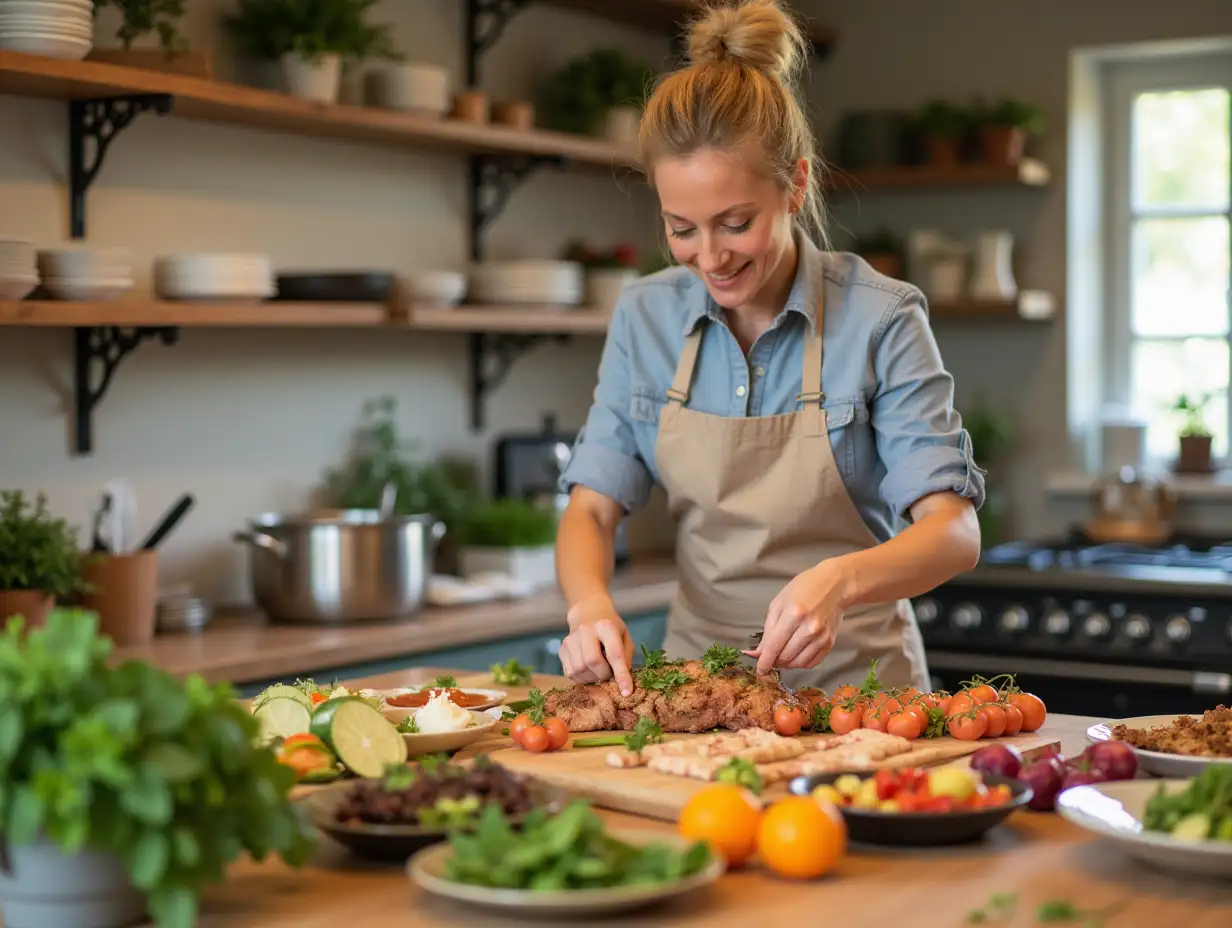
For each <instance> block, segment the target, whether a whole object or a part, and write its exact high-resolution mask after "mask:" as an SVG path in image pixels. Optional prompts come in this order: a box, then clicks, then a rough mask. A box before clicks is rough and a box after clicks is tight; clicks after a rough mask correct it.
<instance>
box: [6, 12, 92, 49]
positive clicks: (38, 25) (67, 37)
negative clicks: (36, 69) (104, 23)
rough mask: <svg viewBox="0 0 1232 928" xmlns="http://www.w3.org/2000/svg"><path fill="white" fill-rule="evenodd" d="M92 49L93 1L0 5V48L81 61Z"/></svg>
mask: <svg viewBox="0 0 1232 928" xmlns="http://www.w3.org/2000/svg"><path fill="white" fill-rule="evenodd" d="M93 47H94V2H93V0H4V2H2V3H0V49H7V50H8V51H13V52H26V53H27V54H30V55H46V56H47V57H48V58H66V59H69V60H71V61H80V60H81V59H82V58H84V57H85V56H86V55H88V54H89V53H90V49H91V48H93Z"/></svg>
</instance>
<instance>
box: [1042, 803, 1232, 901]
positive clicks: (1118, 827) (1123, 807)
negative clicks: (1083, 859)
mask: <svg viewBox="0 0 1232 928" xmlns="http://www.w3.org/2000/svg"><path fill="white" fill-rule="evenodd" d="M1161 785H1162V786H1163V788H1164V789H1165V790H1166V791H1167V792H1169V793H1172V792H1179V791H1180V790H1183V789H1185V787H1186V786H1188V785H1189V781H1188V780H1118V781H1116V782H1113V783H1098V784H1096V785H1094V786H1073V787H1070V788H1069V789H1067V790H1065V791H1064V792H1063V793H1061V795H1059V796H1058V797H1057V812H1058V814H1060V816H1061V817H1062V818H1064V819H1065V820H1066V821H1068V822H1073V823H1074V824H1075V825H1077V826H1078V827H1079V828H1085V829H1086V830H1087V831H1090V832H1093V833H1095V834H1097V835H1100V836H1101V837H1104V838H1107V839H1108V840H1110V841H1112V842H1113V843H1114V844H1116V845H1117V846H1118V847H1119V848H1120V849H1121V850H1122V851H1123V852H1124V853H1125V854H1127V855H1128V856H1130V857H1132V858H1134V859H1135V860H1138V861H1141V862H1142V863H1144V864H1147V865H1148V866H1151V867H1155V868H1158V869H1160V870H1170V871H1172V872H1174V873H1177V874H1180V875H1182V876H1215V877H1222V878H1223V879H1225V880H1227V879H1232V841H1210V840H1207V841H1182V840H1180V839H1179V838H1173V837H1172V836H1171V835H1167V834H1164V833H1163V832H1156V831H1146V830H1145V829H1144V828H1143V826H1142V815H1143V812H1144V810H1145V809H1146V804H1147V801H1148V800H1149V799H1150V798H1151V797H1152V796H1154V795H1155V791H1156V790H1157V789H1159V787H1160V786H1161Z"/></svg>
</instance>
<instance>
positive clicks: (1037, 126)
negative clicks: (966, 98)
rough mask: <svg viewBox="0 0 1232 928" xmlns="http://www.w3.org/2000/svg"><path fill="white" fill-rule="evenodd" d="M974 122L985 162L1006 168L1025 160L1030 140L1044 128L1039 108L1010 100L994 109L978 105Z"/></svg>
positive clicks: (1005, 100)
mask: <svg viewBox="0 0 1232 928" xmlns="http://www.w3.org/2000/svg"><path fill="white" fill-rule="evenodd" d="M974 119H975V123H976V125H977V126H978V130H979V140H980V152H981V154H982V156H983V160H984V161H985V162H987V163H988V164H995V165H999V166H1003V167H1004V166H1009V165H1014V164H1017V163H1018V162H1019V161H1021V160H1022V156H1023V152H1024V151H1025V149H1026V144H1027V139H1029V138H1031V137H1033V136H1036V135H1039V133H1040V131H1041V130H1042V129H1043V116H1042V114H1041V113H1040V110H1039V108H1038V107H1036V106H1033V105H1032V104H1030V103H1024V102H1022V101H1020V100H1013V99H1009V98H1006V99H1003V100H1001V101H1000V102H998V103H996V104H993V105H992V106H984V105H983V104H980V105H978V106H977V108H976V111H975V117H974Z"/></svg>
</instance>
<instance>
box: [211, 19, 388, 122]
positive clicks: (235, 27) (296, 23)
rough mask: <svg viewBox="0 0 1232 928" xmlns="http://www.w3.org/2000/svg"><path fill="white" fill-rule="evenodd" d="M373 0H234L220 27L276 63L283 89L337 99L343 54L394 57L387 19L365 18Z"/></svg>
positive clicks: (254, 54) (244, 48)
mask: <svg viewBox="0 0 1232 928" xmlns="http://www.w3.org/2000/svg"><path fill="white" fill-rule="evenodd" d="M376 2H377V0H239V3H238V5H237V6H236V9H235V12H234V13H232V14H229V15H228V16H226V17H224V19H223V28H224V29H225V30H226V32H227V33H228V35H230V36H231V39H232V40H233V41H234V43H235V44H236V46H237V48H238V50H239V51H240V52H241V53H242V54H244V55H247V56H248V57H250V58H254V59H257V60H259V61H277V62H279V63H280V64H281V66H282V69H283V74H284V77H285V79H286V83H287V88H288V90H289V91H290V92H291V93H292V94H293V95H295V96H299V97H304V98H305V99H309V100H313V101H315V102H318V103H334V102H337V99H338V92H339V88H340V85H341V74H342V71H341V68H342V62H343V60H344V59H345V60H350V61H362V60H364V59H368V58H397V57H398V54H397V52H396V51H395V50H394V47H393V43H392V39H391V37H390V28H389V26H388V25H377V24H374V23H370V22H369V21H368V14H369V12H370V10H371V8H372V7H373V6H374V5H375V4H376Z"/></svg>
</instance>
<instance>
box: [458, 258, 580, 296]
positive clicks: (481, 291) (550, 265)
mask: <svg viewBox="0 0 1232 928" xmlns="http://www.w3.org/2000/svg"><path fill="white" fill-rule="evenodd" d="M585 283H586V274H585V272H584V271H583V269H582V265H580V264H577V263H576V262H573V261H491V262H485V263H482V264H476V265H475V267H474V269H473V270H472V273H471V289H470V298H471V299H472V300H473V301H474V302H476V303H544V304H552V305H563V306H575V305H577V304H578V303H581V302H582V295H583V292H584V291H585Z"/></svg>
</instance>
